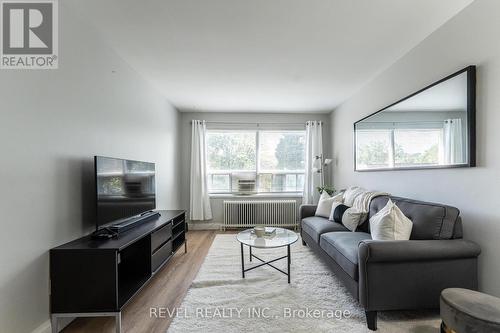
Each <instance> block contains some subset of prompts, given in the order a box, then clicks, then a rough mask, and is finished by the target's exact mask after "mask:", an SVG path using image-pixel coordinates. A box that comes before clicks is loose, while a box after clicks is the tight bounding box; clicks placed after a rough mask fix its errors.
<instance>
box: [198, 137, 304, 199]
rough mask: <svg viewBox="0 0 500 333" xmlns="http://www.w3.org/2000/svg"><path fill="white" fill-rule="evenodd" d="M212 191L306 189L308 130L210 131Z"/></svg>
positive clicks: (208, 143)
mask: <svg viewBox="0 0 500 333" xmlns="http://www.w3.org/2000/svg"><path fill="white" fill-rule="evenodd" d="M207 155H208V156H207V164H208V165H207V169H208V188H209V192H211V193H239V192H245V193H255V192H260V193H263V192H269V193H275V192H302V189H303V185H304V164H305V161H304V158H305V132H304V131H267V130H266V131H236V130H234V131H233V130H232V131H215V130H209V131H208V132H207Z"/></svg>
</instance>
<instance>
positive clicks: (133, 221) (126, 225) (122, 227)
mask: <svg viewBox="0 0 500 333" xmlns="http://www.w3.org/2000/svg"><path fill="white" fill-rule="evenodd" d="M155 216H160V213H158V212H154V211H149V212H145V213H142V214H141V215H140V216H136V217H133V218H130V219H128V220H126V221H123V222H120V223H117V224H113V225H110V226H109V227H108V228H109V229H110V230H111V231H113V232H116V233H118V234H120V233H122V232H125V231H127V230H129V229H132V228H133V227H135V226H136V225H137V224H139V223H142V222H144V221H145V220H149V219H150V218H152V217H155Z"/></svg>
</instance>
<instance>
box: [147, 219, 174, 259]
mask: <svg viewBox="0 0 500 333" xmlns="http://www.w3.org/2000/svg"><path fill="white" fill-rule="evenodd" d="M170 237H172V223H168V224H167V225H165V226H164V227H161V229H158V230H156V231H155V232H153V233H152V234H151V253H153V252H155V251H156V250H157V249H158V248H159V247H160V246H162V244H163V243H165V242H166V241H167V240H168V239H169V238H170Z"/></svg>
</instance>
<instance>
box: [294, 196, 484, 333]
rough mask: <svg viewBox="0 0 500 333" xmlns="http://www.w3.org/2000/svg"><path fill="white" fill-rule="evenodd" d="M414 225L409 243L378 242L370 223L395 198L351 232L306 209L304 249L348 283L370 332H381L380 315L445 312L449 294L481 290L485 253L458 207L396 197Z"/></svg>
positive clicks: (373, 208) (374, 204) (377, 202)
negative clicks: (480, 262) (466, 230)
mask: <svg viewBox="0 0 500 333" xmlns="http://www.w3.org/2000/svg"><path fill="white" fill-rule="evenodd" d="M390 198H391V200H392V201H393V202H394V203H395V204H396V205H397V206H398V207H399V208H400V209H401V211H402V212H403V213H404V214H405V215H406V216H407V217H408V218H409V219H410V220H412V222H413V229H412V232H411V236H410V240H408V241H374V240H372V239H371V237H370V225H369V221H368V220H369V218H370V217H371V216H373V215H374V214H376V213H377V212H378V211H379V210H380V209H382V208H383V207H384V206H385V205H386V203H387V201H388V199H389V197H388V196H379V197H376V198H374V199H373V200H372V201H371V203H370V212H369V216H368V219H367V221H366V222H365V223H363V224H362V225H361V226H359V227H358V229H357V230H356V232H351V231H349V230H348V229H347V228H345V227H344V226H343V225H342V224H339V223H336V222H332V221H329V220H328V219H325V218H322V217H316V216H314V213H315V211H316V206H315V205H302V206H301V207H300V219H301V236H302V244H303V245H307V246H309V247H310V248H311V249H312V250H313V251H314V252H315V253H316V254H318V255H319V256H320V257H321V258H322V259H323V260H324V261H325V262H326V263H327V264H328V266H329V267H330V268H331V269H332V271H333V272H334V273H335V275H336V276H337V277H338V278H339V279H340V280H342V281H343V283H344V284H345V286H346V288H347V289H348V290H349V292H350V293H351V294H352V295H353V296H354V297H355V298H356V299H357V300H358V301H359V303H360V304H361V306H363V308H364V309H365V313H366V320H367V325H368V328H369V329H371V330H376V329H377V311H384V310H408V309H432V308H436V309H437V308H439V296H440V293H441V291H442V290H443V289H446V288H450V287H460V288H467V289H473V290H477V280H478V277H477V257H478V256H479V254H480V252H481V250H480V248H479V246H478V245H477V244H475V243H473V242H471V241H466V240H463V239H462V220H461V218H460V216H459V214H460V212H459V210H458V209H457V208H455V207H450V206H446V205H441V204H436V203H429V202H422V201H417V200H411V199H406V198H399V197H390Z"/></svg>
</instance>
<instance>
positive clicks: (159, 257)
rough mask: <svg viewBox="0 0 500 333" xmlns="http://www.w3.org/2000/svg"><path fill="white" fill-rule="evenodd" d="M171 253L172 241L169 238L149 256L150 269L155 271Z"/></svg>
mask: <svg viewBox="0 0 500 333" xmlns="http://www.w3.org/2000/svg"><path fill="white" fill-rule="evenodd" d="M171 255H172V241H171V240H169V241H168V242H166V243H165V244H164V245H163V246H162V247H160V248H159V249H158V250H157V251H156V252H155V253H153V255H152V256H151V271H152V272H155V271H156V270H157V269H158V267H160V266H161V264H163V262H164V261H165V260H167V259H168V258H169V257H170V256H171Z"/></svg>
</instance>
